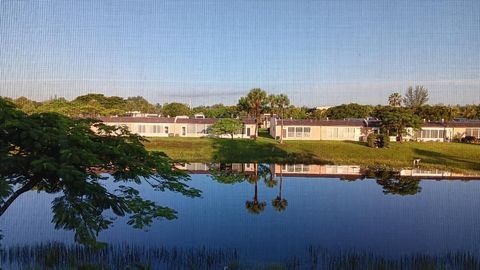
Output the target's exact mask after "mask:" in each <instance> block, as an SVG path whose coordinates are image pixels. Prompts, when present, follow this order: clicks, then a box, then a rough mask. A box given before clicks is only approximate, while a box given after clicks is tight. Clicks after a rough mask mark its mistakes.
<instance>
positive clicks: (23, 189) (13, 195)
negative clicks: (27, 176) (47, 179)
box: [0, 180, 37, 216]
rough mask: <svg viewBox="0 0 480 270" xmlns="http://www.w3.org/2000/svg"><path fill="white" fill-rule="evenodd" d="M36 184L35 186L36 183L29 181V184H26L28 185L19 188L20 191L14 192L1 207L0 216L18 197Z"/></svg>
mask: <svg viewBox="0 0 480 270" xmlns="http://www.w3.org/2000/svg"><path fill="white" fill-rule="evenodd" d="M36 184H37V181H33V180H30V182H28V183H27V184H25V185H24V186H23V187H21V188H20V189H18V190H17V191H15V192H14V193H13V194H12V195H11V196H10V197H9V198H8V199H7V200H6V201H5V203H4V204H3V205H2V207H0V216H2V215H3V213H5V211H6V210H7V209H8V207H9V206H10V205H11V204H12V203H13V201H15V199H17V198H18V196H20V195H22V194H23V193H25V192H27V191H29V190H31V189H32V188H33V187H34V186H35V185H36Z"/></svg>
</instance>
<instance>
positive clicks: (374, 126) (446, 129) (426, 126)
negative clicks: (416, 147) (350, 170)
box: [270, 118, 480, 142]
mask: <svg viewBox="0 0 480 270" xmlns="http://www.w3.org/2000/svg"><path fill="white" fill-rule="evenodd" d="M381 124H382V123H381V121H380V120H378V119H375V118H367V119H344V120H328V119H327V120H293V119H284V120H283V131H282V130H281V120H279V119H276V118H272V120H271V124H270V135H271V136H272V137H274V138H280V136H283V140H336V141H365V140H366V138H367V136H368V135H369V134H370V133H378V132H379V131H380V128H381ZM407 132H408V135H407V136H404V139H406V140H415V141H439V142H444V141H451V140H452V139H453V138H463V137H465V136H472V137H476V138H480V121H478V120H468V121H466V120H463V121H458V120H457V121H449V122H446V121H438V122H428V121H425V122H424V123H423V124H422V128H421V129H420V130H417V131H414V130H413V129H412V128H407Z"/></svg>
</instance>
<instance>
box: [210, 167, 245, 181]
mask: <svg viewBox="0 0 480 270" xmlns="http://www.w3.org/2000/svg"><path fill="white" fill-rule="evenodd" d="M209 173H210V178H212V180H214V181H216V182H218V183H221V184H237V183H242V182H243V181H245V179H246V175H245V172H243V171H240V172H238V171H234V170H231V169H225V166H222V165H220V167H219V168H212V169H210V172H209Z"/></svg>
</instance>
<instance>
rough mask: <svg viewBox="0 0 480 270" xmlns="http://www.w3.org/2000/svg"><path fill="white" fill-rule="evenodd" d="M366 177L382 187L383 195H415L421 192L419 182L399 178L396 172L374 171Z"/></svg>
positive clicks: (407, 178) (409, 178)
mask: <svg viewBox="0 0 480 270" xmlns="http://www.w3.org/2000/svg"><path fill="white" fill-rule="evenodd" d="M367 176H369V177H373V178H375V179H376V180H377V184H379V185H380V186H382V187H383V193H384V194H397V195H402V196H404V195H415V194H417V193H418V192H421V190H422V188H421V187H420V185H419V184H420V180H417V179H415V178H413V177H406V176H400V175H399V174H398V172H396V171H392V170H375V171H370V172H368V173H367Z"/></svg>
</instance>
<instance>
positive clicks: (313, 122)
mask: <svg viewBox="0 0 480 270" xmlns="http://www.w3.org/2000/svg"><path fill="white" fill-rule="evenodd" d="M279 121H281V120H279ZM283 125H284V126H349V127H358V126H364V125H365V122H364V121H363V120H312V119H303V120H293V119H285V120H283Z"/></svg>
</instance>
